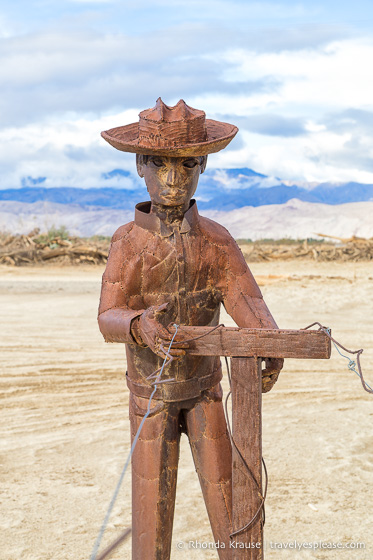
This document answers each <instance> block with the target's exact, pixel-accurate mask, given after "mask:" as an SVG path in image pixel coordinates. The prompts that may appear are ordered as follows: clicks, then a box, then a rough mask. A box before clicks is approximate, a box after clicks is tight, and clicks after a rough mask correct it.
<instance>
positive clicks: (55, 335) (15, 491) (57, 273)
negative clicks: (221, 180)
mask: <svg viewBox="0 0 373 560" xmlns="http://www.w3.org/2000/svg"><path fill="white" fill-rule="evenodd" d="M251 268H252V270H253V272H254V274H255V275H256V276H257V278H258V279H259V281H260V284H261V285H262V286H263V288H262V290H263V293H264V296H265V299H266V301H267V303H268V305H269V307H270V309H271V310H272V312H273V314H274V316H275V317H276V319H277V321H278V323H279V325H280V326H281V327H283V328H301V327H304V326H306V325H307V324H309V323H311V322H313V321H315V320H318V321H320V322H322V323H323V324H325V325H327V326H330V327H332V329H333V333H334V335H335V337H336V338H337V339H338V340H340V341H341V342H342V343H344V344H345V345H347V346H348V347H350V348H352V349H356V348H360V347H364V348H365V352H364V355H363V358H362V363H363V366H364V368H365V371H366V377H367V380H369V381H370V382H371V384H373V367H372V366H373V344H372V338H373V336H372V335H373V314H372V309H373V265H372V264H371V263H357V264H354V263H347V264H337V263H325V264H314V263H312V262H304V263H300V262H286V263H282V262H278V263H269V264H268V263H265V264H253V265H252V266H251ZM101 274H102V269H101V268H98V267H87V268H39V269H38V268H32V269H26V268H23V269H14V268H6V267H3V268H1V269H0V302H1V317H0V321H1V331H2V336H1V355H2V359H1V369H2V378H1V383H2V438H1V448H2V449H1V467H0V468H1V479H2V484H1V504H2V506H1V507H2V513H1V520H0V527H1V547H0V558H1V559H2V560H18V559H30V560H31V559H32V560H47V559H53V560H67V559H74V560H88V558H89V556H90V553H91V551H92V547H93V543H94V540H95V538H96V536H97V534H98V530H99V527H100V525H101V523H102V521H103V518H104V515H105V512H106V509H107V507H108V504H109V502H110V499H111V496H112V493H113V491H114V488H115V485H116V483H117V480H118V477H119V474H120V472H121V469H122V467H123V464H124V462H125V459H126V456H127V452H128V449H129V429H128V428H129V423H128V412H127V401H128V391H127V388H126V385H125V381H124V372H125V369H126V365H125V356H124V347H123V346H121V345H113V344H111V345H109V344H105V343H104V342H103V340H102V339H101V336H100V334H99V332H98V328H97V324H96V312H97V304H98V297H99V289H100V277H101ZM270 275H271V276H270ZM223 320H224V322H225V324H226V325H228V324H230V323H229V319H227V318H226V317H223ZM225 387H226V382H225ZM263 408H264V411H263V416H264V420H263V421H264V444H263V447H264V456H265V459H266V463H267V467H268V471H269V477H270V482H269V489H268V498H267V507H266V513H267V522H266V527H265V540H266V558H267V559H274V558H276V559H277V558H278V559H280V560H282V559H298V558H299V559H301V560H303V559H304V560H306V559H314V558H317V559H327V560H332V559H336V560H337V559H338V560H345V559H346V560H355V559H356V560H363V559H364V560H371V559H372V558H373V532H372V525H373V516H372V503H373V492H372V482H373V475H372V472H373V434H372V420H373V397H372V396H370V395H368V394H367V393H365V392H364V391H363V389H362V386H361V384H360V382H359V380H358V378H357V377H356V376H355V375H354V374H353V373H351V372H349V371H348V370H347V368H346V362H345V360H344V359H343V358H340V357H338V355H337V354H336V352H333V356H332V359H331V360H330V361H300V360H293V361H291V360H288V361H287V363H286V367H285V369H284V371H283V373H282V374H281V377H280V380H279V382H278V383H277V385H276V387H275V389H274V390H273V391H272V392H271V393H269V394H267V395H265V396H264V405H263ZM130 520H131V508H130V475H129V473H128V475H127V476H126V479H125V481H124V485H123V488H122V490H121V492H120V495H119V498H118V501H117V504H116V506H115V508H114V512H113V515H112V517H111V519H110V523H109V526H108V530H107V533H106V535H105V543H108V542H109V541H111V540H112V539H113V538H115V537H116V536H117V535H118V534H119V533H120V532H121V530H122V529H123V528H124V527H126V526H127V525H129V524H130ZM294 540H296V541H298V543H300V542H307V543H308V542H319V541H323V542H325V543H332V542H333V543H337V542H340V543H343V546H346V545H348V543H351V542H363V543H365V549H363V550H361V549H360V550H356V549H355V550H351V549H346V548H345V549H341V550H335V549H334V550H328V549H327V550H324V551H320V550H310V549H307V550H302V551H294V550H289V549H287V550H284V549H279V548H277V549H274V548H273V546H274V544H273V543H288V542H292V541H294ZM189 541H197V542H198V543H204V542H205V543H211V542H212V536H211V532H210V528H209V523H208V519H207V514H206V512H205V508H204V504H203V500H202V497H201V493H200V489H199V485H198V479H197V475H196V473H195V471H194V467H193V463H192V459H191V454H190V451H189V445H188V441H187V439H186V437H183V439H182V448H181V459H180V471H179V481H178V493H177V507H176V514H175V523H174V540H173V546H172V560H193V559H200V560H205V559H206V560H207V559H213V558H217V554H216V551H214V550H211V549H210V550H206V549H201V548H200V549H193V548H190V547H189V546H190V545H189V544H188V543H189ZM178 542H183V543H184V548H183V549H180V550H179V549H178V548H177V546H176V544H177V543H178ZM204 546H205V545H204ZM113 558H114V559H129V558H130V542H129V541H128V542H126V543H125V544H124V545H123V547H122V548H121V549H120V550H118V551H117V552H116V553H115V554H114V555H113ZM144 560H146V559H144Z"/></svg>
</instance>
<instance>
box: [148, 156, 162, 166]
mask: <svg viewBox="0 0 373 560" xmlns="http://www.w3.org/2000/svg"><path fill="white" fill-rule="evenodd" d="M151 161H152V163H153V165H155V167H163V161H162V160H161V159H160V158H153V159H152V160H151Z"/></svg>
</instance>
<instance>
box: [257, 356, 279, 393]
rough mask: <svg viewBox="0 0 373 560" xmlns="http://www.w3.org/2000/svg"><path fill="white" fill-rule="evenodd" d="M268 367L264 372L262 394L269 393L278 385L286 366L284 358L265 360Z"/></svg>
mask: <svg viewBox="0 0 373 560" xmlns="http://www.w3.org/2000/svg"><path fill="white" fill-rule="evenodd" d="M265 364H266V367H265V369H263V371H262V393H268V391H270V390H271V389H272V387H273V385H274V384H275V383H276V381H277V379H278V376H279V375H280V371H281V370H282V367H283V365H284V360H283V359H282V358H265Z"/></svg>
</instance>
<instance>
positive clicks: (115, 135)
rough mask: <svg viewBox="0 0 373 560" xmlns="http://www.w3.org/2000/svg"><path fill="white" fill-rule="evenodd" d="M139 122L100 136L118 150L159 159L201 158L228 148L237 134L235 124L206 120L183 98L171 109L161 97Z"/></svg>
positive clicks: (108, 131)
mask: <svg viewBox="0 0 373 560" xmlns="http://www.w3.org/2000/svg"><path fill="white" fill-rule="evenodd" d="M139 117H140V119H139V122H138V123H132V124H128V125H126V126H119V127H116V128H112V129H110V130H106V131H104V132H102V133H101V136H102V137H103V138H104V140H106V141H107V142H109V144H111V145H112V146H114V148H116V149H117V150H121V151H123V152H132V153H135V154H145V155H149V154H156V155H160V156H174V157H185V156H202V155H206V154H211V153H213V152H219V151H220V150H222V149H223V148H225V147H226V146H227V145H228V144H229V142H230V141H231V140H232V139H233V138H234V136H235V135H236V134H237V132H238V128H237V127H236V126H234V125H232V124H228V123H223V122H219V121H214V120H211V119H206V115H205V113H204V111H199V110H198V109H193V108H192V107H189V106H188V105H187V104H186V103H185V102H184V101H183V100H182V99H180V101H179V102H178V103H177V105H175V107H168V106H167V105H165V104H164V103H163V101H162V99H161V98H160V97H159V98H158V99H157V102H156V105H155V107H153V108H152V109H146V110H145V111H142V112H141V113H140V115H139Z"/></svg>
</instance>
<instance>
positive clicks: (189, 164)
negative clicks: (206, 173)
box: [183, 159, 198, 169]
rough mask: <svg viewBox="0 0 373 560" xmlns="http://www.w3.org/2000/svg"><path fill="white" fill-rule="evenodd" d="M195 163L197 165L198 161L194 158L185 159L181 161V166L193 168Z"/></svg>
mask: <svg viewBox="0 0 373 560" xmlns="http://www.w3.org/2000/svg"><path fill="white" fill-rule="evenodd" d="M196 165H198V161H197V160H195V159H187V160H186V161H184V163H183V166H184V167H187V168H188V169H193V167H195V166H196Z"/></svg>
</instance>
